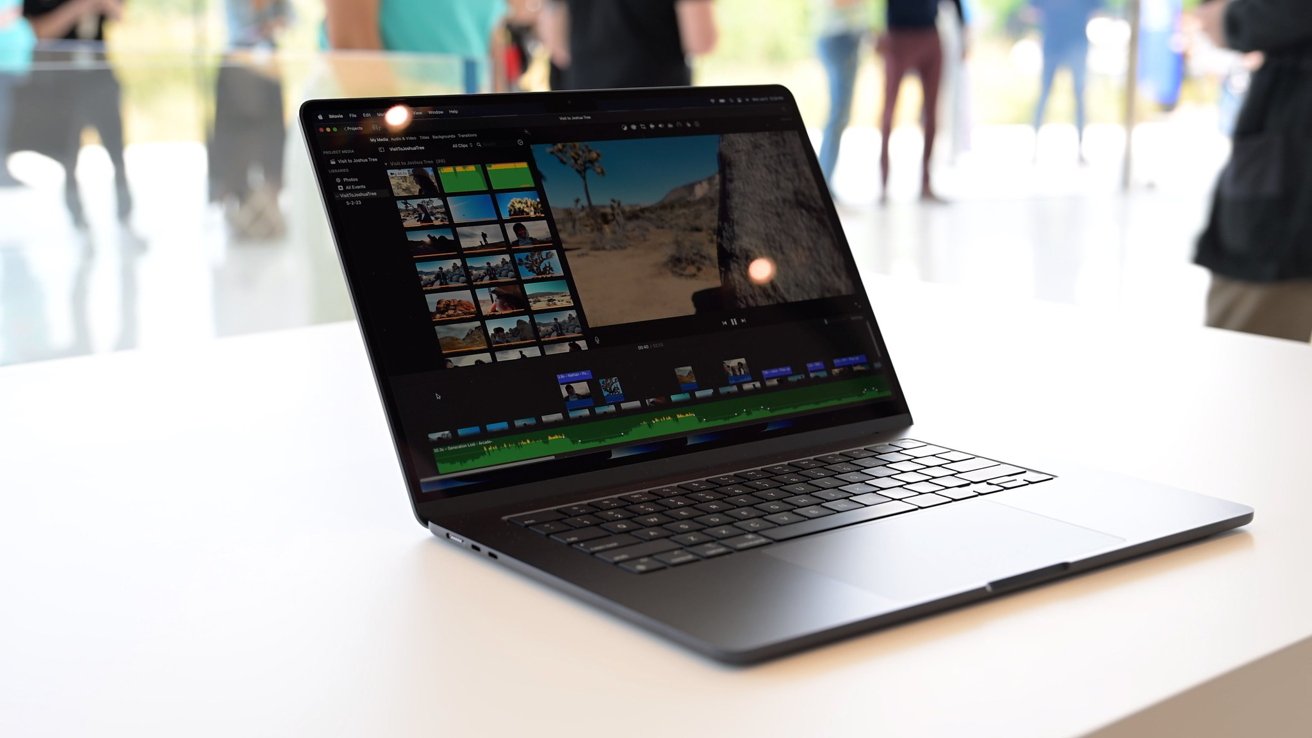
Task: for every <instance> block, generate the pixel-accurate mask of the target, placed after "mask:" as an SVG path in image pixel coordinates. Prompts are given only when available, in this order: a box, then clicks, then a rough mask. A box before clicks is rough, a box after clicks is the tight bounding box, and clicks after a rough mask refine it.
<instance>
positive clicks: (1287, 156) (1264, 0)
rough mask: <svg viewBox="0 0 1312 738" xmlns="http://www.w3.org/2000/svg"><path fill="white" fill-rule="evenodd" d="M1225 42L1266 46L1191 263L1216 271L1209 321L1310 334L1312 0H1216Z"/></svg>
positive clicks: (1207, 12)
mask: <svg viewBox="0 0 1312 738" xmlns="http://www.w3.org/2000/svg"><path fill="white" fill-rule="evenodd" d="M1197 12H1198V18H1199V21H1200V23H1201V25H1202V27H1203V30H1204V31H1205V32H1206V33H1207V35H1208V36H1209V37H1211V39H1212V40H1213V41H1214V42H1215V43H1216V44H1217V45H1218V46H1228V47H1229V48H1231V49H1234V50H1236V51H1243V52H1262V54H1263V55H1264V57H1265V61H1264V62H1263V63H1262V66H1261V67H1260V68H1259V69H1258V70H1257V71H1255V72H1254V73H1253V76H1252V80H1251V82H1250V85H1249V88H1248V98H1247V99H1246V100H1245V101H1244V105H1243V108H1242V109H1241V110H1240V111H1239V119H1238V121H1236V123H1235V130H1234V147H1233V149H1232V151H1231V155H1230V161H1229V162H1228V163H1227V164H1226V166H1225V168H1224V169H1223V170H1222V171H1221V176H1220V179H1219V181H1218V182H1217V186H1216V191H1215V194H1214V195H1213V199H1212V212H1211V216H1210V218H1209V219H1208V222H1207V226H1206V229H1205V230H1204V231H1203V233H1202V235H1201V236H1200V237H1199V238H1198V249H1197V252H1196V255H1195V259H1194V261H1195V262H1196V263H1197V264H1199V265H1201V266H1203V267H1206V268H1207V269H1208V270H1209V271H1211V273H1212V284H1211V287H1210V288H1209V290H1208V294H1207V325H1209V326H1212V327H1215V328H1228V329H1230V330H1237V331H1245V332H1248V333H1257V334H1260V335H1264V336H1274V337H1277V338H1289V339H1294V340H1297V341H1307V340H1309V339H1310V338H1312V139H1309V138H1308V131H1312V13H1309V12H1308V8H1307V3H1306V0H1210V2H1206V3H1204V4H1203V5H1201V6H1200V7H1199V9H1198V11H1197Z"/></svg>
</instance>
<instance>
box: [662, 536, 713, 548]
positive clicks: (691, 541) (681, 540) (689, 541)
mask: <svg viewBox="0 0 1312 738" xmlns="http://www.w3.org/2000/svg"><path fill="white" fill-rule="evenodd" d="M670 540H671V541H674V542H675V543H677V544H679V545H680V546H696V545H698V544H702V543H710V542H711V541H714V540H715V539H714V538H711V537H710V536H708V535H706V534H705V533H684V534H683V535H681V536H674V537H673V538H671V539H670Z"/></svg>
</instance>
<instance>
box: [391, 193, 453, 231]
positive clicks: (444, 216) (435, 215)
mask: <svg viewBox="0 0 1312 738" xmlns="http://www.w3.org/2000/svg"><path fill="white" fill-rule="evenodd" d="M396 209H397V212H399V213H400V214H401V225H402V226H404V227H406V228H414V227H416V226H426V225H446V224H447V223H450V222H451V216H450V215H449V214H448V213H447V209H446V204H445V203H443V202H442V201H441V200H440V199H438V198H436V197H423V198H418V199H414V200H397V201H396Z"/></svg>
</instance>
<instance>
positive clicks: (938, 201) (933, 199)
mask: <svg viewBox="0 0 1312 738" xmlns="http://www.w3.org/2000/svg"><path fill="white" fill-rule="evenodd" d="M920 201H921V202H923V203H925V204H926V205H947V204H948V201H947V200H944V199H943V198H941V197H939V196H938V193H936V192H934V190H932V189H930V188H929V187H923V188H921V190H920Z"/></svg>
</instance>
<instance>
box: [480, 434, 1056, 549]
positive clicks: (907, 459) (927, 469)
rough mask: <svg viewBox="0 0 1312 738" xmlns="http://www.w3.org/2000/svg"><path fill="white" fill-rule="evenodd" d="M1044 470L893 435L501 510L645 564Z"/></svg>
mask: <svg viewBox="0 0 1312 738" xmlns="http://www.w3.org/2000/svg"><path fill="white" fill-rule="evenodd" d="M1052 478H1053V476H1052V475H1050V474H1042V473H1040V472H1037V471H1034V470H1031V469H1024V468H1022V467H1019V466H1014V465H1011V464H1006V463H1003V462H1000V461H995V460H993V459H986V458H983V457H979V456H975V455H973V454H968V453H964V452H962V451H955V450H952V449H948V448H944V447H942V446H935V445H933V444H929V443H924V442H922V441H916V440H911V439H901V440H897V441H893V442H891V443H886V444H880V445H876V446H864V447H860V448H854V449H850V450H847V451H839V452H837V453H831V454H824V455H821V456H813V457H808V458H802V459H797V460H795V461H789V462H788V463H786V464H774V465H771V466H763V467H757V468H751V469H743V470H741V471H736V472H733V473H732V474H721V475H717V476H713V477H706V478H704V479H694V480H692V481H688V482H683V483H681V484H675V485H670V486H665V487H655V488H652V489H645V490H640V491H637V492H628V493H624V494H618V495H611V496H608V497H600V498H598V499H595V500H588V501H587V502H580V503H577V504H573V505H565V506H562V507H555V508H547V509H543V510H537V511H534V512H528V513H523V514H520V515H512V516H510V517H507V518H506V520H507V522H509V523H511V524H514V525H519V526H522V527H524V528H527V529H528V530H530V531H532V532H534V533H537V534H539V535H542V536H545V537H547V538H550V539H551V540H553V541H556V542H558V543H560V544H561V545H565V546H571V547H572V548H574V549H575V550H576V551H579V552H580V553H581V554H584V555H588V556H593V557H595V558H596V559H598V560H600V561H604V562H606V563H608V564H614V565H616V566H618V567H619V568H621V569H623V570H624V571H627V572H630V573H633V574H649V573H652V572H657V571H661V570H663V569H670V568H673V567H677V566H684V565H688V564H693V563H696V562H699V561H705V560H706V559H713V558H716V557H719V556H727V555H729V554H732V553H735V552H737V551H746V550H748V549H753V548H758V547H760V546H768V545H770V544H772V543H777V542H780V541H787V540H791V539H793V538H798V537H800V536H805V535H811V534H813V533H820V532H822V531H827V530H833V529H835V528H841V527H844V526H848V525H855V524H856V523H863V522H866V521H868V520H876V519H879V518H886V517H890V516H893V515H904V514H908V513H912V512H915V511H917V510H922V509H925V508H929V507H936V506H938V505H946V504H949V503H952V502H956V501H958V500H967V499H971V498H973V497H978V496H980V495H988V494H992V493H994V492H998V491H1001V490H1004V489H1012V488H1014V487H1022V486H1025V485H1030V484H1038V483H1040V482H1046V481H1048V480H1050V479H1052Z"/></svg>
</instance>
